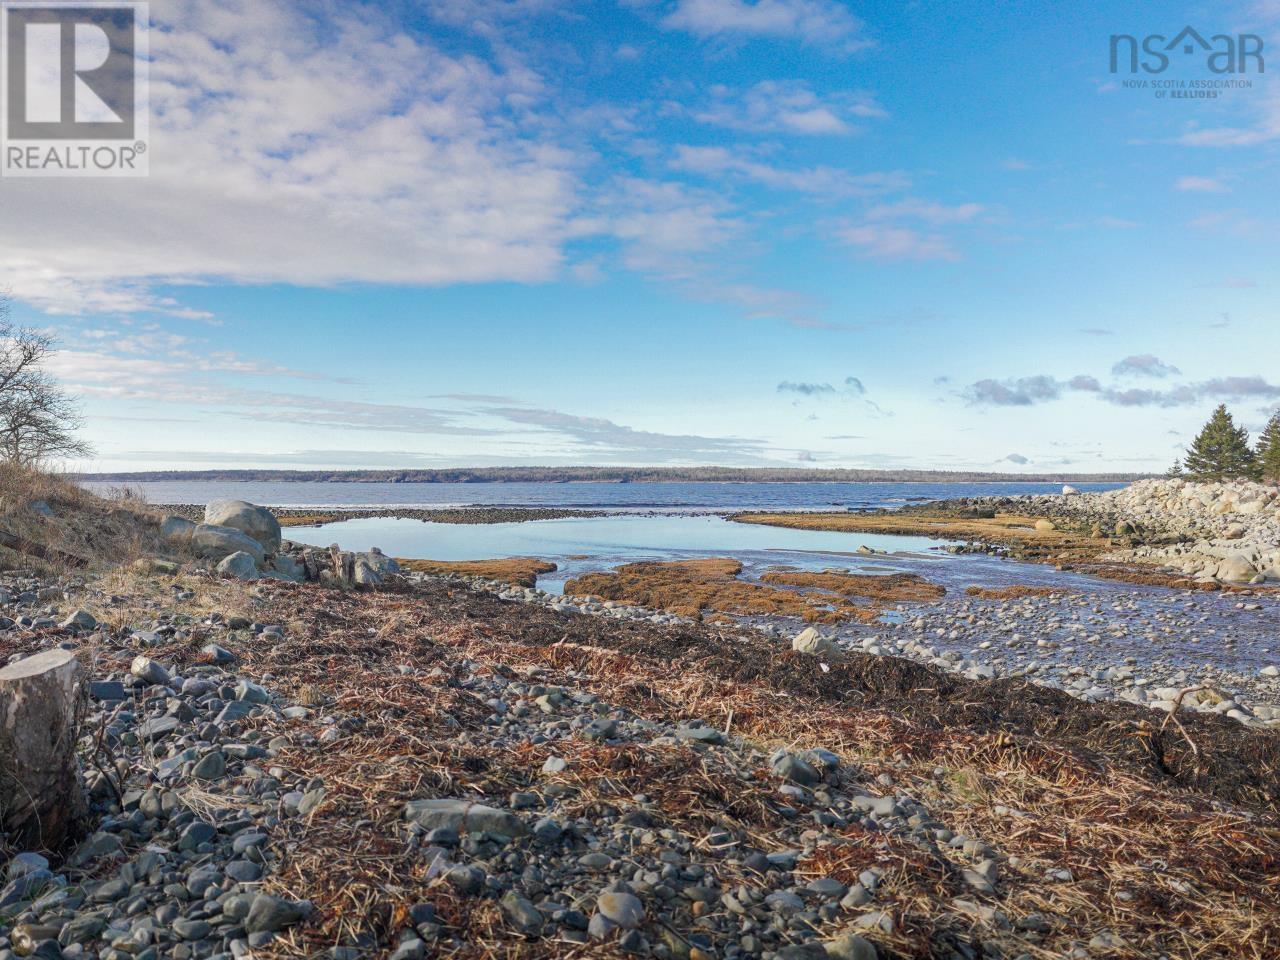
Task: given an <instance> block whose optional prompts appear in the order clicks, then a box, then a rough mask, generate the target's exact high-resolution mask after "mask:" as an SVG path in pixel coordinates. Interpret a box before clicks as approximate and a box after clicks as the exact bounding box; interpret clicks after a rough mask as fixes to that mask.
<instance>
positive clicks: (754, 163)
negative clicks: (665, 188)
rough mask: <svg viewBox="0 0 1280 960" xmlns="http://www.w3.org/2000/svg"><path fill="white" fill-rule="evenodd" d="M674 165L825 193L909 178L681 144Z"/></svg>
mask: <svg viewBox="0 0 1280 960" xmlns="http://www.w3.org/2000/svg"><path fill="white" fill-rule="evenodd" d="M671 166H672V167H673V168H674V169H676V170H681V171H684V172H686V173H696V174H700V175H703V176H710V177H721V176H723V175H724V174H733V175H735V176H739V177H742V178H744V179H747V180H752V181H754V182H756V183H760V184H763V185H764V186H767V187H770V188H772V189H775V190H795V191H797V192H800V193H813V194H818V195H822V196H827V197H831V196H844V197H865V196H873V195H875V194H881V193H887V192H891V191H894V190H901V189H904V188H905V187H907V186H908V185H909V182H910V181H909V179H908V177H907V175H906V174H905V173H903V172H902V171H900V170H887V171H872V172H870V173H850V172H849V171H847V170H841V169H838V168H836V167H807V168H799V169H787V168H785V167H778V166H774V165H771V164H768V163H762V162H760V161H758V160H753V159H751V158H750V157H749V156H746V155H744V154H743V153H742V151H740V150H730V149H729V148H727V147H692V146H688V145H681V146H677V147H676V150H675V156H674V157H673V158H672V160H671Z"/></svg>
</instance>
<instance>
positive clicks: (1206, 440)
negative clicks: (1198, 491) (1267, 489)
mask: <svg viewBox="0 0 1280 960" xmlns="http://www.w3.org/2000/svg"><path fill="white" fill-rule="evenodd" d="M1185 462H1186V469H1187V473H1188V474H1189V475H1190V476H1191V477H1193V478H1195V479H1196V480H1238V479H1241V478H1247V477H1251V476H1253V469H1254V456H1253V451H1252V450H1251V449H1249V432H1248V431H1247V430H1245V428H1244V427H1237V426H1236V422H1235V420H1233V419H1232V418H1231V414H1230V413H1228V412H1227V405H1226V404H1225V403H1222V404H1219V405H1218V409H1217V410H1215V411H1213V416H1211V417H1210V418H1209V422H1208V423H1206V424H1205V425H1204V427H1203V429H1201V431H1200V435H1199V436H1198V437H1196V438H1195V440H1194V441H1193V442H1192V444H1191V448H1190V449H1189V450H1188V451H1187V458H1186V461H1185Z"/></svg>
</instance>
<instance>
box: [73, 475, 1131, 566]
mask: <svg viewBox="0 0 1280 960" xmlns="http://www.w3.org/2000/svg"><path fill="white" fill-rule="evenodd" d="M88 485H89V486H90V487H91V488H94V489H96V490H99V491H105V490H107V489H110V488H111V485H110V484H101V483H91V484H88ZM1075 486H1076V487H1077V489H1080V490H1107V489H1113V488H1116V487H1119V486H1122V484H1115V483H1095V484H1076V485H1075ZM130 489H132V490H133V491H134V492H136V493H139V494H141V495H142V496H143V497H144V498H145V499H147V500H148V501H149V502H151V503H206V502H208V501H210V500H214V499H219V498H231V499H238V500H248V501H250V502H253V503H260V504H263V505H266V506H274V507H391V506H396V507H446V506H448V507H458V506H539V507H566V508H570V507H573V508H582V509H589V508H596V509H605V510H609V511H611V514H613V515H610V516H605V517H572V518H564V519H559V520H534V521H526V522H523V523H495V524H446V523H430V522H424V521H421V520H411V519H393V518H383V517H373V518H365V519H357V520H345V521H341V522H338V523H329V524H324V525H321V526H315V527H289V528H287V530H286V531H285V535H286V536H287V537H288V538H290V539H292V540H295V541H297V542H299V543H305V544H309V545H313V546H321V547H327V546H328V545H330V544H332V543H336V544H338V545H339V546H340V547H341V548H342V549H344V550H368V549H369V548H370V547H378V548H380V549H381V550H383V551H384V552H385V553H387V554H389V555H391V556H396V557H407V558H424V559H431V560H489V559H496V558H501V557H515V556H531V557H539V558H541V559H544V560H550V561H551V562H553V563H555V564H556V565H557V567H558V568H559V569H558V570H557V571H556V572H555V573H554V574H548V575H544V576H542V577H539V578H538V584H539V586H541V587H543V588H544V589H547V590H551V591H558V590H560V589H561V588H562V586H563V584H564V582H565V580H567V579H569V578H571V577H574V576H578V575H579V574H582V573H585V572H588V571H592V570H601V569H607V568H612V567H616V566H618V565H620V564H624V563H631V562H634V561H638V560H675V559H690V558H695V557H713V556H731V557H734V558H735V559H737V560H739V561H741V562H742V563H743V565H744V575H745V576H746V577H747V578H748V579H753V578H755V577H758V576H759V575H760V574H761V573H763V572H764V571H766V570H767V569H769V568H770V567H775V566H780V565H783V566H790V567H795V568H798V569H802V570H823V569H828V568H839V569H848V570H852V571H855V572H860V573H895V572H915V573H919V574H921V575H923V576H926V577H929V578H930V579H932V580H935V581H937V582H940V583H943V584H944V585H948V586H949V587H955V588H962V587H964V586H968V585H971V584H975V583H977V584H982V585H1001V584H1006V583H1034V584H1041V583H1045V584H1048V583H1056V584H1059V585H1061V584H1063V583H1064V577H1065V578H1066V579H1070V578H1069V577H1067V576H1066V575H1064V574H1061V573H1058V572H1056V571H1053V570H1052V569H1051V568H1049V567H1042V566H1035V565H1032V564H1020V563H1010V562H1006V561H1002V560H998V559H994V558H991V557H986V556H981V555H960V556H957V555H955V554H952V553H950V552H948V551H946V550H945V549H943V548H944V547H945V546H947V542H946V541H943V540H934V539H929V538H926V537H907V536H890V535H877V534H863V533H838V532H832V531H822V530H791V529H787V528H783V527H768V526H761V525H756V524H743V523H733V522H731V521H727V520H725V519H723V518H722V517H720V516H717V515H715V514H716V513H717V512H729V511H733V510H742V509H764V510H865V509H872V508H876V507H885V508H889V509H895V508H899V507H902V506H905V505H907V504H911V503H920V502H924V501H929V500H938V499H946V498H951V497H970V496H988V495H1014V494H1026V493H1059V492H1061V489H1062V486H1061V484H1050V483H598V482H571V483H319V482H298V483H288V482H286V483H278V482H277V483H256V482H209V481H176V482H155V483H139V484H131V485H130ZM864 546H865V547H868V548H870V550H872V551H874V553H871V554H868V553H866V552H863V553H859V552H858V550H859V548H860V547H864Z"/></svg>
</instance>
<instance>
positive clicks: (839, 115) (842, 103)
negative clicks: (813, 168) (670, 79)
mask: <svg viewBox="0 0 1280 960" xmlns="http://www.w3.org/2000/svg"><path fill="white" fill-rule="evenodd" d="M693 116H694V119H696V120H698V121H700V122H702V123H709V124H714V125H715V126H720V127H729V128H731V129H734V130H747V131H751V132H753V133H792V134H801V135H805V136H844V135H848V134H850V133H853V132H855V131H856V130H857V125H856V121H857V120H866V119H871V118H883V117H887V116H888V114H887V113H886V112H885V110H884V108H883V107H881V106H880V105H879V104H878V103H876V100H875V98H874V97H873V96H871V94H869V93H865V92H859V91H855V92H840V93H832V94H825V95H822V96H819V95H818V94H816V93H814V92H813V90H812V89H811V88H810V86H809V85H808V84H807V83H804V82H803V81H799V80H792V81H777V80H764V81H761V82H760V83H757V84H756V85H755V86H753V87H750V88H748V89H746V90H736V89H734V88H731V87H726V86H723V85H717V86H714V87H712V88H711V102H710V104H709V105H708V106H706V107H704V108H701V109H699V110H695V111H694V114H693Z"/></svg>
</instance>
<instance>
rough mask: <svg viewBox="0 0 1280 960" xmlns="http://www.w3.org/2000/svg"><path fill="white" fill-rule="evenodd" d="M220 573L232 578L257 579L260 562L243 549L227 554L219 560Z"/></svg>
mask: <svg viewBox="0 0 1280 960" xmlns="http://www.w3.org/2000/svg"><path fill="white" fill-rule="evenodd" d="M217 570H218V573H219V574H220V575H221V576H224V577H229V578H231V579H232V580H257V579H258V564H257V563H256V562H255V561H254V559H253V557H252V556H251V555H250V554H247V553H245V552H244V551H243V550H237V551H236V552H235V553H230V554H227V556H225V557H223V558H222V559H221V560H219V561H218V567H217Z"/></svg>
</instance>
